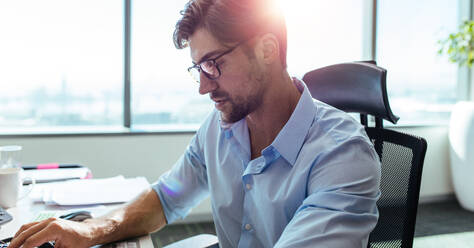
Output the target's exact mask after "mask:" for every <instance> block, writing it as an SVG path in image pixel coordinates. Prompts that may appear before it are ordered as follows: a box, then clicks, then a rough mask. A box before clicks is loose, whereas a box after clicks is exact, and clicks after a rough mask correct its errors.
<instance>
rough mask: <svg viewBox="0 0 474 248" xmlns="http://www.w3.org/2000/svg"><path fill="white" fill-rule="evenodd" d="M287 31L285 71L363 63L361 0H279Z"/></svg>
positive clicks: (296, 72) (295, 73)
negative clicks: (346, 63)
mask: <svg viewBox="0 0 474 248" xmlns="http://www.w3.org/2000/svg"><path fill="white" fill-rule="evenodd" d="M279 2H280V6H281V9H282V10H283V12H284V14H285V17H286V23H287V29H288V53H287V57H288V72H289V73H290V75H293V76H298V77H303V75H304V74H305V73H306V72H309V71H311V70H314V69H316V68H320V67H323V66H327V65H331V64H336V63H343V62H351V61H358V60H363V59H364V58H363V44H362V43H363V35H364V26H363V25H364V18H363V15H364V4H365V3H364V2H365V1H364V0H338V1H325V0H311V1H308V0H279Z"/></svg>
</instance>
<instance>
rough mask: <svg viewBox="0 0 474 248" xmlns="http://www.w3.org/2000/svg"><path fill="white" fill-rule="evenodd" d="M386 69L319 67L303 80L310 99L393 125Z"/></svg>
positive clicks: (359, 65)
mask: <svg viewBox="0 0 474 248" xmlns="http://www.w3.org/2000/svg"><path fill="white" fill-rule="evenodd" d="M386 78H387V70H386V69H384V68H382V67H379V66H376V65H375V64H372V63H367V62H352V63H342V64H335V65H330V66H326V67H322V68H319V69H316V70H313V71H310V72H308V73H306V74H305V75H304V77H303V81H304V82H305V83H306V85H307V86H308V89H309V91H310V92H311V95H312V96H313V98H316V99H317V100H320V101H322V102H325V103H327V104H329V105H332V106H334V107H336V108H338V109H341V110H343V111H346V112H355V113H361V114H368V115H372V116H375V117H376V118H382V119H385V120H387V121H390V122H392V123H394V124H395V123H397V121H398V119H399V117H397V116H395V115H394V114H393V113H392V110H391V109H390V105H389V102H388V96H387V87H386Z"/></svg>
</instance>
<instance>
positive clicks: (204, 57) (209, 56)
mask: <svg viewBox="0 0 474 248" xmlns="http://www.w3.org/2000/svg"><path fill="white" fill-rule="evenodd" d="M221 52H222V50H220V49H219V50H215V51H212V52H208V53H206V54H205V55H204V56H202V58H201V59H200V60H199V61H198V62H193V63H194V64H196V65H199V64H200V63H202V62H203V61H206V60H208V59H209V58H211V57H213V56H214V55H216V54H219V53H221Z"/></svg>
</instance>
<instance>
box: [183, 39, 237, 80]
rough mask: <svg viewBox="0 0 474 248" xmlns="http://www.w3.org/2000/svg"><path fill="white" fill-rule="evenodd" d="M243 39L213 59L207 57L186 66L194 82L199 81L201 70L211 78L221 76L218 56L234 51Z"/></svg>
mask: <svg viewBox="0 0 474 248" xmlns="http://www.w3.org/2000/svg"><path fill="white" fill-rule="evenodd" d="M244 42H245V41H241V42H239V43H238V44H237V45H235V46H234V47H232V48H230V49H229V50H227V51H225V52H223V53H221V54H220V55H219V56H217V57H215V58H213V59H207V60H204V61H202V62H201V63H199V64H194V65H193V66H191V67H189V68H188V72H189V74H190V75H191V77H192V78H193V79H194V81H196V83H198V84H199V83H200V82H201V72H202V73H204V76H206V77H207V78H209V79H211V80H215V79H218V78H219V77H220V76H221V74H222V73H221V69H220V68H219V64H218V63H217V62H216V60H218V59H219V58H222V57H223V56H224V55H226V54H229V53H231V52H232V51H234V50H235V49H236V48H237V47H239V46H240V45H242V44H243V43H244Z"/></svg>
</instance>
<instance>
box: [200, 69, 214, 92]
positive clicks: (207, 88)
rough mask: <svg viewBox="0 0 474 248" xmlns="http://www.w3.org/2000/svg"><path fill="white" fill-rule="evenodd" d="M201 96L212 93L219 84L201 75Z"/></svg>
mask: <svg viewBox="0 0 474 248" xmlns="http://www.w3.org/2000/svg"><path fill="white" fill-rule="evenodd" d="M199 82H200V83H199V94H201V95H205V94H207V93H209V92H211V91H214V90H215V89H216V88H217V82H216V81H215V80H211V79H209V78H207V77H206V75H204V73H201V74H200V76H199Z"/></svg>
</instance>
